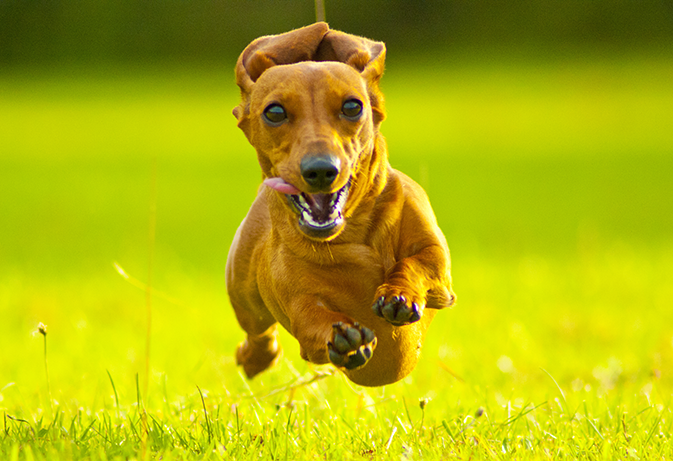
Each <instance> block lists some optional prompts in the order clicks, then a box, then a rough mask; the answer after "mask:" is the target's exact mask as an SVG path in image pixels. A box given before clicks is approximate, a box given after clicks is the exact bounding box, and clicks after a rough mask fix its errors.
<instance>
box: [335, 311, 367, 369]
mask: <svg viewBox="0 0 673 461" xmlns="http://www.w3.org/2000/svg"><path fill="white" fill-rule="evenodd" d="M375 348H376V336H375V335H374V332H373V331H372V330H370V329H369V328H367V327H363V326H361V325H359V324H358V323H354V324H353V325H347V324H345V323H343V322H339V323H335V324H334V325H332V341H330V342H328V343H327V351H328V354H329V360H330V362H332V363H333V364H334V365H336V366H337V367H341V368H345V369H347V370H355V369H357V368H360V367H362V366H363V365H364V364H365V363H367V361H368V360H369V359H370V358H371V357H372V354H373V353H374V349H375Z"/></svg>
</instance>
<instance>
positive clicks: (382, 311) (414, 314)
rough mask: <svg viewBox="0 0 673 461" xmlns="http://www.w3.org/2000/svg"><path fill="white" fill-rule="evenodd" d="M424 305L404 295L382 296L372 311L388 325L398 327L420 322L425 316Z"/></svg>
mask: <svg viewBox="0 0 673 461" xmlns="http://www.w3.org/2000/svg"><path fill="white" fill-rule="evenodd" d="M423 307H424V306H423V304H421V303H417V302H411V301H409V300H408V299H407V298H406V297H405V296H403V295H395V296H390V297H386V296H381V297H379V298H378V299H377V300H376V302H374V305H373V306H372V310H373V311H374V313H375V314H376V315H378V316H379V317H383V318H384V319H386V320H387V321H388V323H390V324H392V325H395V326H397V327H400V326H403V325H409V324H410V323H414V322H418V321H419V320H420V319H421V316H422V315H423Z"/></svg>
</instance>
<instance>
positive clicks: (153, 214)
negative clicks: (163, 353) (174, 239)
mask: <svg viewBox="0 0 673 461" xmlns="http://www.w3.org/2000/svg"><path fill="white" fill-rule="evenodd" d="M156 221H157V157H156V155H152V163H151V171H150V212H149V226H148V227H149V232H148V233H149V235H148V237H149V239H148V256H147V259H148V261H147V285H146V287H145V309H146V314H147V327H146V328H147V330H146V335H145V388H144V392H143V394H144V396H145V399H147V391H148V388H149V382H150V342H151V339H152V273H153V269H154V242H155V235H156Z"/></svg>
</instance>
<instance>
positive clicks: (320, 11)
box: [315, 0, 325, 22]
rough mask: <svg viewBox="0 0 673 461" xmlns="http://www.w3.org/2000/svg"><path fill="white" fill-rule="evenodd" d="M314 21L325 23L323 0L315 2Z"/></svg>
mask: <svg viewBox="0 0 673 461" xmlns="http://www.w3.org/2000/svg"><path fill="white" fill-rule="evenodd" d="M315 20H316V22H324V21H325V0H315Z"/></svg>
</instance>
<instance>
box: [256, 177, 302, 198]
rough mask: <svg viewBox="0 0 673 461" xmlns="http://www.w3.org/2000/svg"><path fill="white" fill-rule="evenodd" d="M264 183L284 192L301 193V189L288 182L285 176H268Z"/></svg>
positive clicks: (290, 193)
mask: <svg viewBox="0 0 673 461" xmlns="http://www.w3.org/2000/svg"><path fill="white" fill-rule="evenodd" d="M264 184H266V185H267V186H269V187H270V188H271V189H274V190H277V191H278V192H282V193H283V194H289V195H299V194H300V193H301V191H300V190H299V189H297V188H296V187H294V186H293V185H292V184H289V183H286V182H285V180H284V179H283V178H267V179H265V180H264Z"/></svg>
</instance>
